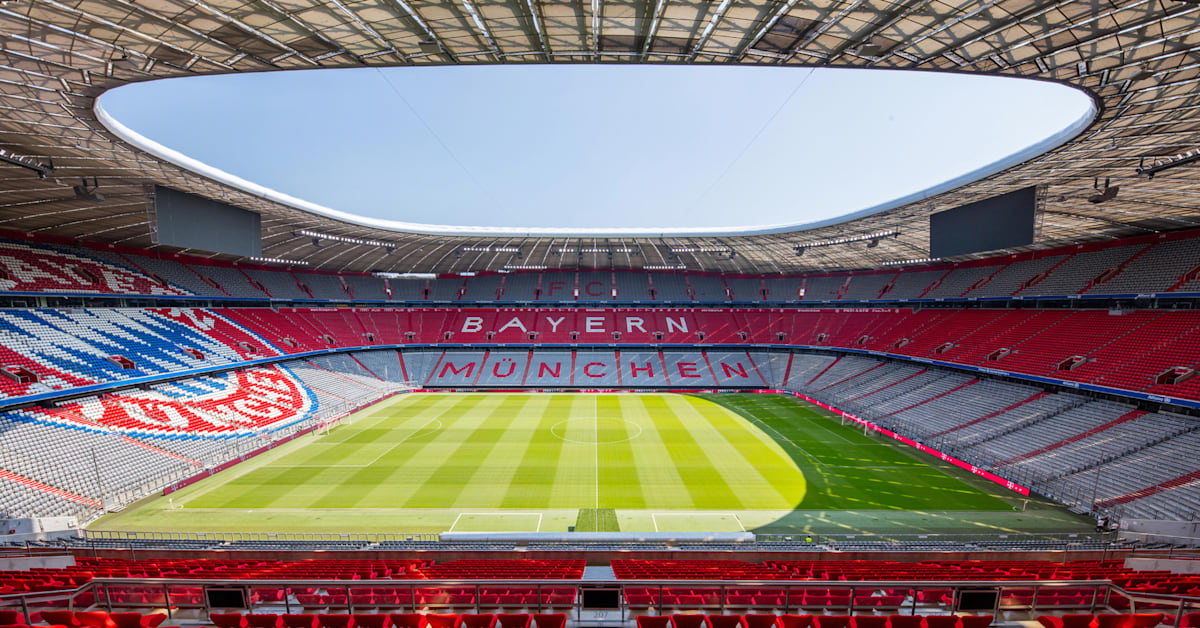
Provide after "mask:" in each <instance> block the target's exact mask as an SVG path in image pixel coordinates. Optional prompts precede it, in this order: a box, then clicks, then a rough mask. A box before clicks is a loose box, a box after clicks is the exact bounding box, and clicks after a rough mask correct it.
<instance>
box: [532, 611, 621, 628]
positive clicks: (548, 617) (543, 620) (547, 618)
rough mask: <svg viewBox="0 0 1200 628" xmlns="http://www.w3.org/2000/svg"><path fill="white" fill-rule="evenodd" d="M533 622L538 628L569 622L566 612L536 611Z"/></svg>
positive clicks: (556, 626) (560, 626) (548, 627)
mask: <svg viewBox="0 0 1200 628" xmlns="http://www.w3.org/2000/svg"><path fill="white" fill-rule="evenodd" d="M533 623H534V625H535V626H537V628H563V626H565V625H566V623H567V616H566V614H564V613H536V614H534V616H533ZM639 625H640V624H639Z"/></svg>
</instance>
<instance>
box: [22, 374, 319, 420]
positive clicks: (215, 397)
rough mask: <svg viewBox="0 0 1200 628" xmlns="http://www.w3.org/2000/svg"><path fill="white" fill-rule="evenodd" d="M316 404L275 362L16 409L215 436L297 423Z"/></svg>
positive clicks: (37, 414)
mask: <svg viewBox="0 0 1200 628" xmlns="http://www.w3.org/2000/svg"><path fill="white" fill-rule="evenodd" d="M168 391H169V392H170V393H174V394H168ZM315 405H316V401H315V399H314V398H313V396H312V393H311V392H310V391H309V390H307V388H306V387H305V386H304V384H303V383H302V382H301V381H300V380H299V379H298V378H296V377H295V375H293V374H292V373H291V372H290V371H288V370H287V369H286V368H284V367H281V366H278V365H272V366H263V367H255V368H250V369H244V370H240V371H235V372H231V373H222V374H220V375H215V376H211V377H204V378H197V379H194V380H187V381H185V382H181V383H178V384H160V385H156V386H155V387H154V388H153V389H151V390H145V391H133V392H129V391H122V392H117V393H110V394H105V395H101V396H99V397H89V398H86V399H83V400H80V401H72V402H70V403H66V404H63V405H61V406H59V407H58V408H55V409H41V408H36V409H27V410H21V411H18V412H19V413H21V414H24V415H25V416H28V417H30V418H37V419H41V420H44V421H47V422H52V423H60V424H61V423H77V424H83V425H89V426H97V425H100V426H104V427H107V428H109V429H111V430H114V431H119V432H123V433H132V434H141V435H163V434H201V435H217V434H222V433H229V434H246V433H250V432H259V431H262V430H264V429H270V428H273V427H277V426H280V425H287V424H290V423H294V422H296V421H298V420H302V419H304V418H306V417H307V415H308V413H309V412H310V410H312V409H313V408H314V407H315Z"/></svg>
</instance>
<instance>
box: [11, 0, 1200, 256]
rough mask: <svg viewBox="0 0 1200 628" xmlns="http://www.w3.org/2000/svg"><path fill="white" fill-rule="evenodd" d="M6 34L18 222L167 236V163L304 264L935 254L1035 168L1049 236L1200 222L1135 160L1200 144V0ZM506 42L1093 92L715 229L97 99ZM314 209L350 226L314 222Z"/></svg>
mask: <svg viewBox="0 0 1200 628" xmlns="http://www.w3.org/2000/svg"><path fill="white" fill-rule="evenodd" d="M0 38H2V39H0V44H2V46H0V59H2V60H0V149H2V150H3V151H6V152H3V153H0V228H4V229H14V230H20V231H25V232H32V233H42V234H51V235H56V236H62V237H68V238H78V239H88V240H101V241H110V242H116V243H120V244H123V245H127V246H137V247H147V248H155V247H156V245H155V244H154V240H153V233H152V220H151V215H150V212H149V207H150V206H149V198H148V195H147V188H148V186H149V185H151V184H161V185H165V186H169V187H172V188H175V189H180V190H184V191H188V192H192V193H196V194H200V195H203V196H206V197H210V198H213V199H217V200H221V201H225V202H228V203H231V204H234V205H237V206H240V207H245V208H248V209H251V210H254V211H256V212H259V213H260V214H261V215H262V225H263V254H264V256H267V257H271V258H279V259H287V260H298V261H301V262H303V263H305V265H306V266H307V267H310V268H318V269H327V270H353V271H368V270H381V271H391V272H439V273H441V272H464V271H485V270H498V269H503V268H505V267H508V268H522V267H524V268H540V267H543V266H544V267H548V268H559V267H562V268H676V267H683V268H687V269H691V270H699V271H714V272H730V273H740V272H746V273H792V272H805V271H820V270H834V269H845V268H870V267H879V266H883V265H887V264H895V263H902V262H903V261H905V260H912V259H919V258H925V257H927V255H928V215H929V214H930V213H931V212H935V211H940V210H942V209H947V208H951V207H955V206H958V205H961V204H963V203H966V202H970V201H974V200H979V199H982V198H987V197H990V196H995V195H997V194H1001V193H1004V192H1008V191H1012V190H1015V189H1019V188H1023V187H1027V186H1031V185H1037V186H1041V189H1042V194H1041V201H1040V204H1041V207H1040V208H1039V211H1040V213H1039V220H1038V235H1037V241H1036V243H1035V245H1034V246H1035V247H1042V248H1044V247H1047V246H1051V245H1056V244H1062V243H1065V242H1079V241H1089V240H1097V239H1105V238H1113V237H1120V236H1128V235H1139V234H1145V233H1153V232H1155V231H1167V230H1175V229H1182V228H1189V227H1195V226H1198V225H1200V171H1198V170H1197V168H1196V167H1195V165H1185V166H1182V167H1178V168H1172V169H1170V170H1165V171H1163V172H1161V173H1158V174H1157V176H1155V177H1154V178H1153V179H1148V178H1146V177H1138V176H1137V175H1136V174H1135V168H1136V167H1137V166H1138V164H1139V160H1140V159H1141V158H1143V157H1146V158H1150V159H1151V161H1153V159H1164V158H1170V157H1171V156H1174V155H1177V154H1181V153H1186V152H1188V151H1191V150H1195V149H1200V6H1198V5H1197V4H1195V3H1194V2H1190V1H1189V2H1181V1H1178V0H1113V1H1110V2H1104V3H1101V2H1094V1H1093V2H1082V1H1078V0H1074V1H1073V0H1050V1H1042V0H898V1H891V0H817V1H815V2H802V1H800V0H712V1H708V0H586V1H584V0H581V1H572V2H567V1H564V0H7V1H5V2H0ZM500 63H658V64H678V63H703V64H748V65H759V64H769V65H794V66H798V67H800V66H829V67H871V68H897V69H923V70H941V71H954V72H971V73H988V74H1001V75H1012V76H1021V77H1028V78H1040V79H1048V80H1054V81H1060V82H1065V83H1069V84H1071V85H1074V86H1077V87H1080V88H1083V89H1085V90H1088V91H1089V92H1090V93H1092V94H1093V95H1094V97H1095V98H1096V99H1097V103H1098V105H1099V108H1100V113H1099V116H1098V117H1097V118H1096V120H1095V121H1094V122H1093V123H1092V124H1091V125H1090V126H1089V127H1088V128H1086V129H1085V130H1084V131H1083V132H1082V133H1081V134H1079V135H1078V136H1077V137H1075V138H1074V139H1073V140H1071V141H1069V142H1067V143H1066V144H1065V145H1063V146H1061V147H1059V148H1057V149H1055V150H1052V151H1050V152H1048V153H1046V154H1044V155H1041V156H1040V157H1037V158H1034V159H1031V160H1029V161H1027V162H1025V163H1023V164H1021V165H1018V166H1016V167H1012V168H1009V169H1008V170H1005V171H1003V172H1001V173H998V174H995V175H993V176H990V177H987V178H986V179H983V180H981V181H978V182H975V183H972V184H969V185H966V186H963V187H961V188H958V189H955V190H952V191H950V192H947V193H944V194H941V195H938V196H936V197H934V198H931V199H928V200H925V201H922V202H917V203H913V204H910V205H907V206H903V207H899V208H896V209H891V210H887V211H885V212H882V213H879V214H876V215H873V216H870V217H865V218H860V219H855V220H851V221H849V222H844V223H842V224H838V225H831V226H826V227H820V228H815V229H809V230H805V231H794V232H787V233H772V234H760V235H748V236H728V237H726V236H722V237H719V238H714V237H653V238H651V237H619V238H579V237H567V236H561V237H520V236H496V237H489V236H475V235H471V236H447V235H423V234H419V233H411V232H409V233H403V232H393V231H383V230H380V229H377V228H371V227H367V226H362V225H359V224H354V223H353V222H351V221H345V220H338V219H335V218H332V217H328V216H321V215H317V214H314V213H312V212H308V211H304V210H301V209H298V208H296V207H293V206H290V205H287V204H284V203H280V202H276V201H272V200H268V199H267V198H264V197H262V196H259V195H255V194H250V193H247V192H245V191H242V190H240V189H237V188H234V187H232V186H230V185H226V184H224V183H221V182H219V181H217V180H215V179H213V178H210V177H206V176H204V175H202V174H199V173H197V172H193V171H190V170H186V169H184V168H181V167H178V166H175V165H173V164H171V163H168V162H167V161H165V160H163V159H159V158H157V157H155V156H153V155H151V154H149V153H147V152H145V151H143V150H140V149H138V148H136V147H135V146H133V145H131V144H129V143H127V142H125V141H123V140H121V139H120V138H118V137H117V136H116V135H115V134H114V133H113V132H112V131H110V130H109V129H107V128H106V127H105V126H104V124H102V123H101V121H100V120H99V119H98V116H97V113H96V111H95V109H94V107H93V106H94V102H95V99H96V97H97V96H99V95H100V94H101V93H103V92H104V91H106V90H108V89H111V88H113V87H117V86H120V85H123V84H126V83H128V82H131V81H145V80H151V79H156V78H165V77H174V76H188V75H198V74H214V73H229V72H255V71H268V70H287V69H301V68H308V69H311V68H336V67H364V66H397V65H399V66H403V65H428V64H500ZM880 97H881V98H882V97H886V95H881V96H880ZM731 115H733V114H731ZM180 123H181V124H186V123H187V121H186V120H180ZM987 123H988V121H987V120H980V124H987ZM22 163H23V165H22ZM46 165H52V166H53V171H52V172H48V173H46V174H47V176H46V177H45V178H39V176H38V174H37V173H36V172H35V169H36V168H38V167H40V166H46ZM31 168H33V169H31ZM81 177H88V178H89V180H91V178H92V177H95V180H96V181H97V182H98V184H99V190H100V193H101V194H102V195H103V200H101V201H97V200H94V199H93V200H89V199H88V198H87V194H83V195H78V194H76V192H75V191H74V190H73V188H72V186H73V185H78V184H79V182H80V179H81ZM1096 177H1100V178H1105V177H1111V178H1112V184H1113V185H1119V186H1120V192H1119V194H1118V195H1117V196H1116V198H1114V199H1112V200H1108V201H1106V202H1103V203H1090V202H1089V201H1088V198H1089V197H1090V196H1092V195H1093V194H1094V190H1093V182H1094V179H1095V178H1096ZM302 230H307V231H311V232H315V233H318V234H326V235H330V236H337V237H336V238H325V239H323V240H322V241H321V244H322V246H314V242H313V237H312V236H311V235H303V234H301V233H299V232H300V231H302ZM880 234H883V235H882V236H881V237H878V238H875V237H873V236H878V235H880ZM876 239H877V244H876V245H875V246H872V247H870V248H868V246H867V244H870V243H871V242H872V240H876ZM845 240H849V241H845ZM831 241H839V242H838V243H830V242H831ZM813 243H824V244H825V245H824V246H807V247H806V248H805V251H804V254H803V255H797V253H796V247H797V245H800V246H805V245H811V244H813ZM189 252H190V253H193V254H207V253H204V252H199V251H189ZM208 255H213V254H208ZM214 256H216V255H214ZM217 257H222V256H217Z"/></svg>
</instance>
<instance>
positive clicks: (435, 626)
mask: <svg viewBox="0 0 1200 628" xmlns="http://www.w3.org/2000/svg"><path fill="white" fill-rule="evenodd" d="M425 619H426V620H427V621H428V622H429V628H458V627H459V626H461V625H462V617H459V616H458V614H457V613H428V614H426V615H425Z"/></svg>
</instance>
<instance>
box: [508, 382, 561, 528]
mask: <svg viewBox="0 0 1200 628" xmlns="http://www.w3.org/2000/svg"><path fill="white" fill-rule="evenodd" d="M542 398H543V399H545V400H546V403H545V405H544V406H543V409H542V414H541V415H540V417H539V419H538V421H537V423H536V424H534V426H533V434H532V435H531V437H530V439H529V444H528V445H526V447H525V450H524V451H523V452H521V457H520V460H519V461H518V462H517V468H516V470H515V471H514V472H513V474H512V477H510V478H509V481H508V490H506V491H504V493H503V498H502V500H501V503H502V504H503V506H504V507H505V508H548V507H550V489H549V487H548V484H549V483H552V482H553V481H554V478H555V476H556V474H557V473H558V463H559V458H560V457H561V456H562V451H563V445H564V444H565V443H564V442H563V441H562V440H561V439H559V438H557V437H556V436H554V435H553V434H552V433H551V432H550V430H551V428H552V427H553V426H554V424H555V423H558V422H559V421H562V420H563V419H565V418H566V417H567V414H568V413H569V412H570V407H571V398H570V397H567V396H560V395H547V396H545V397H542Z"/></svg>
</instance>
